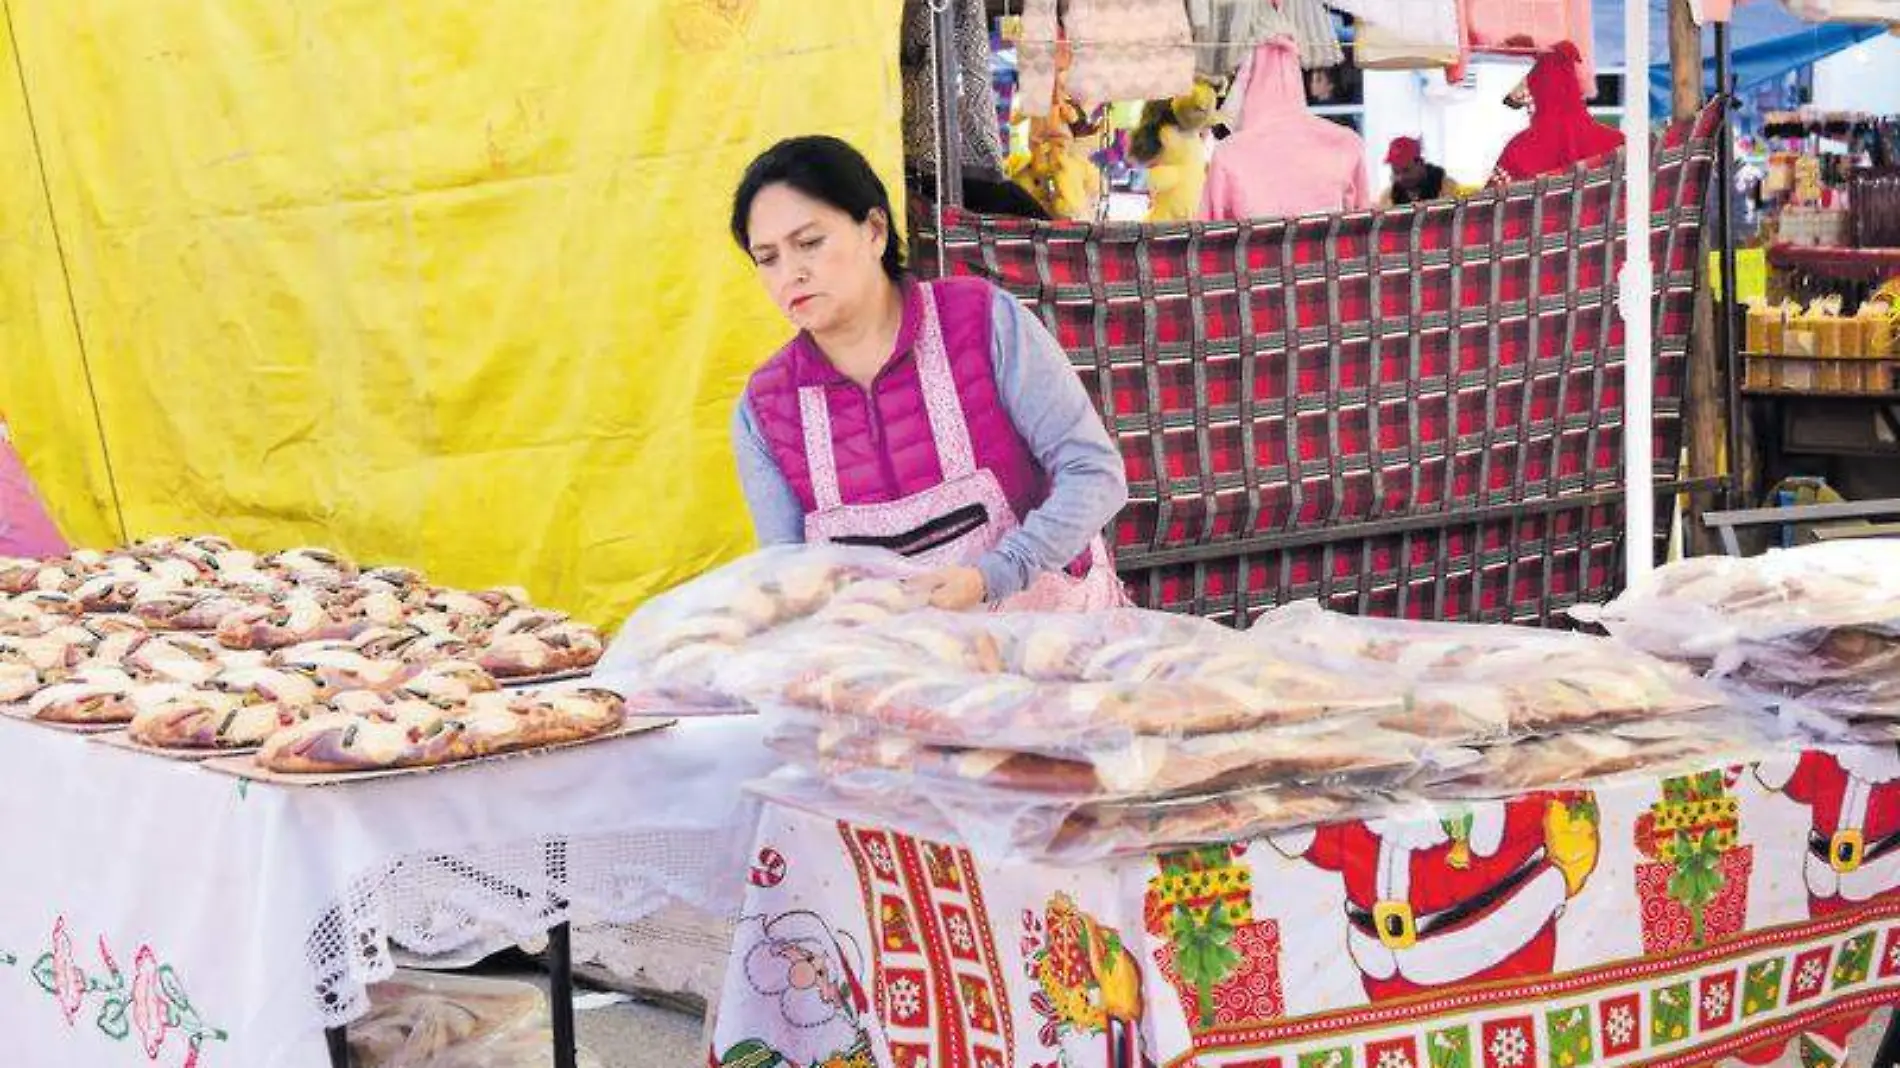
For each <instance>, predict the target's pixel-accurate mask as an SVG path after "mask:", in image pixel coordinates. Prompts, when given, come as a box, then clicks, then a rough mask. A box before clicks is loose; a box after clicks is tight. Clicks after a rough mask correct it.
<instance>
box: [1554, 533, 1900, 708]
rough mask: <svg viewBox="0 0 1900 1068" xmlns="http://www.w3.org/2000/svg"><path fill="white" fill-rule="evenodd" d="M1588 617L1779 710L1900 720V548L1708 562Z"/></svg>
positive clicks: (1674, 570) (1835, 546)
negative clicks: (1801, 707)
mask: <svg viewBox="0 0 1900 1068" xmlns="http://www.w3.org/2000/svg"><path fill="white" fill-rule="evenodd" d="M1577 614H1578V616H1579V617H1580V618H1583V619H1586V620H1588V621H1591V622H1597V623H1600V624H1601V625H1602V626H1603V627H1605V628H1606V629H1607V630H1609V631H1610V633H1611V634H1613V635H1615V637H1616V638H1617V639H1618V640H1619V641H1623V642H1625V643H1627V644H1629V645H1632V646H1634V647H1636V648H1638V649H1641V650H1644V651H1645V652H1649V653H1651V654H1654V655H1656V656H1661V657H1665V658H1668V659H1672V660H1678V661H1682V662H1684V663H1687V664H1690V665H1692V666H1694V667H1696V668H1697V669H1698V670H1702V671H1706V672H1707V673H1708V674H1709V675H1711V676H1712V677H1715V678H1721V679H1727V680H1730V681H1732V682H1734V683H1736V684H1738V685H1740V686H1743V687H1746V688H1747V689H1749V690H1751V691H1754V692H1756V693H1758V694H1761V695H1763V696H1765V697H1767V698H1769V699H1771V700H1775V701H1784V700H1798V701H1801V702H1803V703H1805V704H1807V705H1809V706H1810V707H1812V708H1815V709H1817V710H1820V711H1823V712H1827V713H1830V714H1834V715H1839V716H1845V717H1855V718H1857V717H1881V718H1893V717H1900V543H1896V542H1892V541H1883V540H1880V539H1864V540H1852V541H1842V542H1830V543H1823V544H1817V545H1809V546H1803V547H1801V548H1797V549H1782V550H1776V551H1772V552H1769V553H1767V554H1765V555H1762V556H1757V557H1749V558H1736V557H1726V556H1720V557H1698V558H1695V559H1691V560H1685V561H1682V562H1681V563H1677V564H1671V565H1670V566H1668V567H1665V568H1662V569H1660V570H1658V571H1657V572H1655V573H1654V574H1653V575H1651V576H1650V577H1649V579H1648V580H1646V581H1645V582H1643V583H1642V584H1640V585H1639V586H1637V587H1636V588H1634V589H1632V590H1630V591H1629V592H1628V593H1625V594H1624V595H1623V596H1622V597H1619V598H1617V599H1616V600H1615V601H1614V602H1612V603H1611V604H1609V605H1606V606H1604V607H1602V608H1600V609H1583V610H1578V611H1577Z"/></svg>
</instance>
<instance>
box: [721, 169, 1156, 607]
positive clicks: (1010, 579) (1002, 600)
mask: <svg viewBox="0 0 1900 1068" xmlns="http://www.w3.org/2000/svg"><path fill="white" fill-rule="evenodd" d="M732 235H733V238H734V239H735V240H737V241H738V243H739V247H740V248H742V249H744V250H745V251H746V252H747V254H749V255H750V256H751V257H752V260H753V263H754V264H756V265H757V267H758V272H759V279H760V281H761V282H763V283H764V285H765V288H766V291H767V292H768V293H770V294H771V296H772V299H773V301H774V302H776V303H777V304H778V306H779V309H780V310H781V311H782V312H784V313H785V317H786V318H787V319H789V320H791V322H792V325H794V326H796V327H798V330H799V332H798V336H797V337H795V338H793V339H792V341H791V342H790V343H789V344H787V345H786V346H785V347H784V348H783V349H780V350H779V352H778V354H777V355H775V356H773V357H772V358H771V359H770V360H769V361H767V362H766V364H765V365H764V366H763V367H761V368H760V369H759V370H758V371H757V372H756V373H755V374H753V376H752V379H751V381H750V382H749V383H748V384H747V386H746V390H745V395H744V397H743V398H741V400H740V402H739V406H738V411H737V412H736V414H735V416H734V420H733V441H734V446H735V451H736V452H737V454H738V459H739V478H740V483H741V485H742V487H743V488H744V490H745V496H746V503H747V505H748V507H749V508H750V509H751V512H752V520H753V525H754V526H755V528H756V529H757V531H758V536H759V541H760V543H761V544H764V545H779V544H786V543H796V542H804V541H831V542H839V543H851V544H866V545H876V546H882V547H885V548H889V549H892V550H894V551H896V552H899V553H902V554H904V555H906V556H910V557H913V558H914V559H916V560H918V561H920V562H923V563H926V564H928V565H930V566H931V567H932V568H933V570H932V571H931V573H930V574H929V575H928V576H927V577H926V578H925V579H924V580H923V587H924V589H925V590H926V591H927V593H928V595H929V598H930V602H931V604H933V605H935V606H936V607H939V608H945V609H951V610H962V609H968V608H974V607H977V606H978V605H981V604H984V603H986V602H987V603H989V604H992V605H997V604H1006V605H1007V606H1008V607H1011V608H1028V609H1042V610H1088V609H1092V608H1100V607H1111V606H1114V605H1117V604H1122V603H1125V595H1124V594H1123V592H1122V589H1121V586H1120V584H1119V583H1118V582H1116V580H1115V578H1114V568H1113V566H1112V564H1111V562H1110V560H1109V558H1108V554H1107V552H1106V550H1105V549H1104V548H1103V546H1102V543H1101V540H1100V532H1101V530H1102V528H1103V527H1104V526H1106V525H1107V523H1108V522H1109V520H1110V519H1112V518H1113V517H1114V516H1115V513H1116V512H1118V511H1120V510H1121V507H1122V505H1123V504H1124V503H1126V501H1127V498H1128V486H1127V481H1126V477H1125V475H1124V473H1123V468H1122V461H1121V456H1120V454H1119V453H1118V452H1117V451H1116V449H1115V445H1114V442H1113V441H1112V440H1110V438H1109V436H1108V432H1107V430H1106V429H1104V428H1103V426H1102V423H1101V420H1100V419H1099V418H1098V417H1097V415H1096V413H1095V409H1094V406H1093V405H1092V404H1091V402H1090V400H1089V397H1088V393H1087V392H1086V391H1085V390H1084V389H1083V388H1082V383H1081V381H1080V380H1078V379H1077V378H1076V375H1075V372H1074V370H1073V369H1072V368H1071V367H1070V366H1069V362H1068V359H1067V357H1065V356H1064V355H1063V353H1062V350H1061V348H1060V347H1058V346H1057V344H1056V342H1055V339H1054V338H1052V337H1051V336H1050V335H1049V333H1048V331H1046V330H1044V329H1043V327H1042V325H1041V324H1040V323H1038V322H1036V320H1035V319H1033V318H1032V317H1031V316H1030V315H1029V313H1028V312H1027V311H1025V310H1024V309H1023V307H1022V306H1021V305H1020V304H1018V303H1016V301H1015V300H1013V299H1012V298H1010V296H1009V295H1008V294H1006V293H1003V292H1002V291H1000V290H998V289H996V288H995V287H993V286H991V285H990V284H989V283H987V282H983V281H981V280H978V279H968V278H962V279H951V280H945V281H938V282H930V283H920V282H917V281H914V280H912V279H910V278H909V277H908V276H907V275H906V274H905V271H904V267H903V258H902V253H901V252H900V250H899V247H898V239H897V236H896V234H895V233H894V231H893V228H892V216H891V204H890V198H889V195H888V194H887V193H886V192H885V189H884V185H883V183H882V182H881V181H879V179H878V177H877V175H876V174H875V173H874V172H873V171H872V170H871V166H870V164H869V163H868V162H866V161H865V159H864V157H863V156H862V155H860V154H859V153H858V152H857V150H856V149H853V148H852V147H851V146H849V145H847V144H845V143H844V142H843V141H839V140H837V139H836V138H831V137H800V138H794V139H792V140H789V141H782V142H780V143H779V144H777V145H774V146H773V147H772V148H771V149H769V150H767V151H766V153H765V154H764V155H762V156H760V157H759V158H758V159H757V160H755V161H753V163H752V166H751V167H749V168H748V169H747V170H746V173H745V177H744V179H743V180H742V181H741V182H740V183H739V189H738V192H737V193H736V194H735V195H734V197H733V205H732Z"/></svg>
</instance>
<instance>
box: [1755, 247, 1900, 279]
mask: <svg viewBox="0 0 1900 1068" xmlns="http://www.w3.org/2000/svg"><path fill="white" fill-rule="evenodd" d="M1768 265H1769V266H1770V267H1779V268H1782V269H1783V270H1794V271H1806V272H1808V273H1809V274H1819V275H1827V276H1828V277H1830V278H1845V279H1850V280H1857V281H1867V282H1878V281H1880V280H1882V279H1884V278H1886V277H1888V276H1889V275H1894V274H1900V248H1836V247H1833V246H1829V245H1813V246H1809V245H1772V246H1770V247H1769V249H1768Z"/></svg>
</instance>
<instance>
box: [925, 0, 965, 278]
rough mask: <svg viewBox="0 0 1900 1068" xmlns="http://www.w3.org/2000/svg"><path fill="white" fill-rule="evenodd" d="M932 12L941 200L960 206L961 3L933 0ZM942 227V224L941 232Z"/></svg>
mask: <svg viewBox="0 0 1900 1068" xmlns="http://www.w3.org/2000/svg"><path fill="white" fill-rule="evenodd" d="M930 15H931V22H930V55H931V61H932V62H933V63H934V64H935V65H936V78H935V81H936V85H935V89H936V91H937V200H938V202H939V203H941V204H946V205H949V206H951V207H957V206H961V205H962V203H963V102H962V98H963V83H962V81H961V80H960V78H959V75H958V71H957V6H956V4H955V3H954V0H930ZM942 229H943V228H942V227H941V226H939V227H938V231H939V233H941V231H942ZM938 241H939V242H941V241H942V238H941V237H939V238H938Z"/></svg>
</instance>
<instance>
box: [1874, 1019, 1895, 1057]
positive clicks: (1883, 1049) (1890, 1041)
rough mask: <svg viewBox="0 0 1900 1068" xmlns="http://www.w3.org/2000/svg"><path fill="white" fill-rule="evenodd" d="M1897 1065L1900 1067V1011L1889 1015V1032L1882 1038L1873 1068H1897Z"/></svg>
mask: <svg viewBox="0 0 1900 1068" xmlns="http://www.w3.org/2000/svg"><path fill="white" fill-rule="evenodd" d="M1896 1065H1900V1009H1895V1010H1894V1011H1892V1012H1889V1013H1888V1014H1887V1032H1886V1034H1883V1035H1881V1036H1880V1049H1879V1050H1878V1051H1876V1052H1875V1053H1874V1065H1873V1068H1895V1066H1896Z"/></svg>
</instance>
